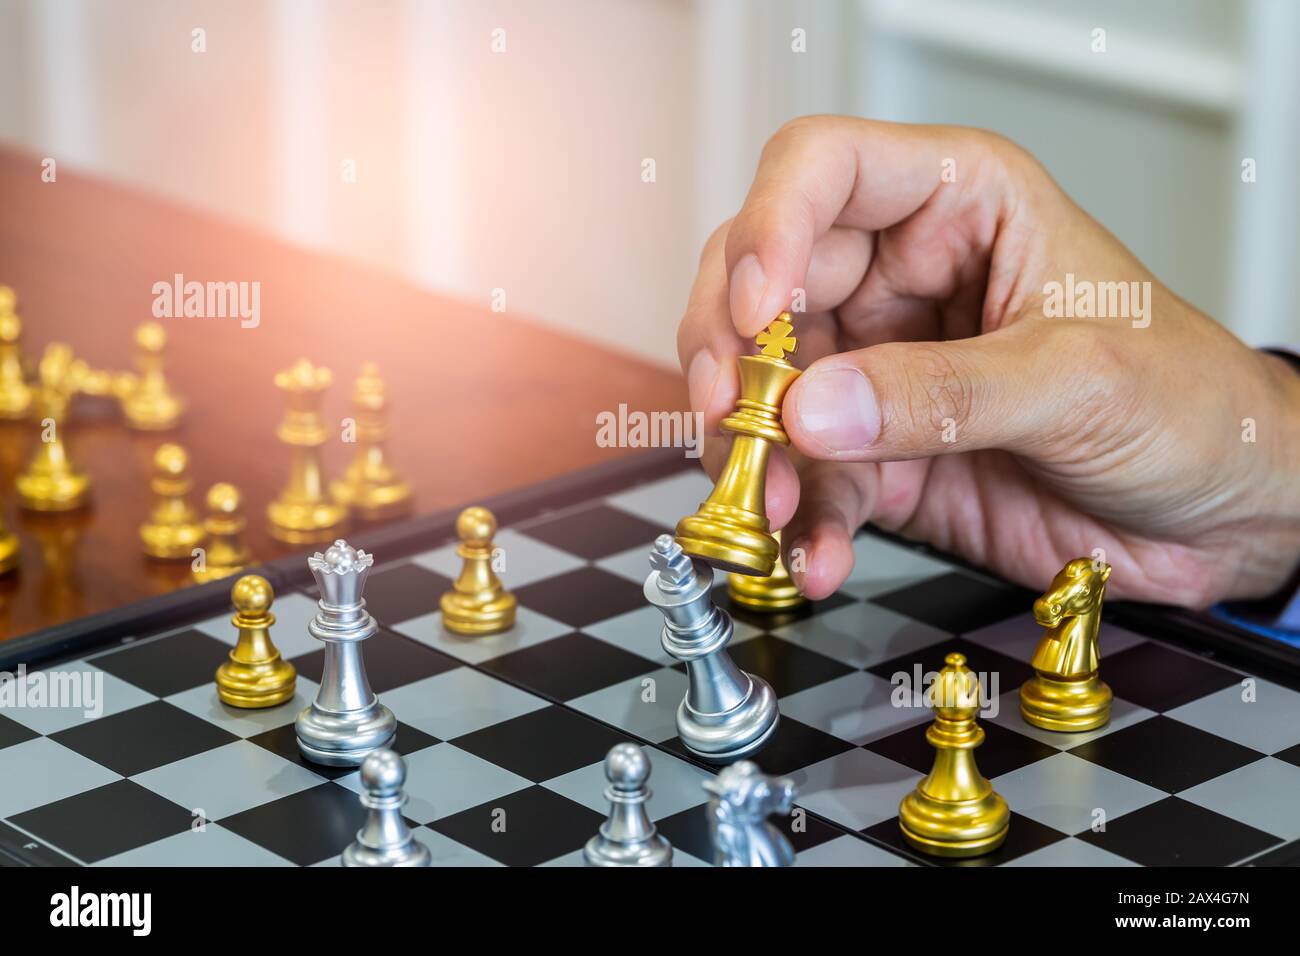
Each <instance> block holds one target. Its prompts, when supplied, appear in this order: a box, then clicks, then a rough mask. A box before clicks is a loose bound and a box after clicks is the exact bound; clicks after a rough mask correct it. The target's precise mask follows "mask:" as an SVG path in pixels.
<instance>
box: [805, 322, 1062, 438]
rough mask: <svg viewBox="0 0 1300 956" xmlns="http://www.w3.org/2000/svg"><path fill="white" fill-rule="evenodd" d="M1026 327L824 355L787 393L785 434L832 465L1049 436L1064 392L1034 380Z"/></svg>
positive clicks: (1039, 375) (1036, 370) (1041, 378)
mask: <svg viewBox="0 0 1300 956" xmlns="http://www.w3.org/2000/svg"><path fill="white" fill-rule="evenodd" d="M1028 325H1029V323H1019V324H1018V325H1015V326H1011V327H1009V328H1006V329H1000V330H998V331H996V332H991V333H989V334H987V335H978V336H975V337H973V338H967V339H956V340H953V341H948V342H886V343H883V344H880V345H873V346H871V347H870V348H865V349H859V350H857V351H855V352H844V353H841V354H838V355H830V356H827V357H826V358H823V359H820V360H819V361H816V362H814V363H813V364H812V365H811V366H809V368H808V370H807V371H806V372H804V373H803V375H801V376H800V377H799V378H798V379H796V380H795V382H794V384H793V385H792V386H791V387H790V391H789V392H788V393H787V394H786V398H785V402H784V405H783V412H782V421H783V423H784V425H785V429H786V431H787V432H788V433H789V435H790V438H791V440H792V442H793V443H794V445H795V447H796V448H798V449H799V451H801V452H803V453H804V454H805V455H807V456H809V457H810V458H820V459H832V460H837V461H900V460H905V459H911V458H927V457H930V456H932V455H941V454H947V453H949V452H954V451H974V450H976V449H980V448H1003V449H1007V450H1009V451H1016V450H1017V449H1018V448H1019V447H1020V446H1022V445H1024V444H1026V443H1028V441H1029V440H1031V439H1032V438H1034V437H1035V436H1041V435H1042V434H1043V433H1044V430H1045V429H1047V428H1050V427H1051V422H1052V421H1053V420H1055V418H1056V416H1057V410H1056V409H1057V406H1058V403H1059V398H1060V396H1061V395H1062V394H1063V393H1064V391H1065V386H1064V385H1063V384H1061V383H1060V382H1059V381H1058V380H1056V379H1054V378H1053V377H1052V376H1051V375H1048V374H1046V373H1044V372H1043V371H1041V369H1042V368H1043V366H1042V364H1041V363H1040V362H1038V361H1037V359H1036V357H1035V350H1034V349H1032V348H1030V347H1029V343H1030V342H1031V339H1030V337H1029V335H1028V330H1027V329H1026V326H1028Z"/></svg>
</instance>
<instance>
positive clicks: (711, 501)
mask: <svg viewBox="0 0 1300 956" xmlns="http://www.w3.org/2000/svg"><path fill="white" fill-rule="evenodd" d="M792 331H794V327H793V326H792V325H791V322H790V313H789V312H782V313H781V314H780V315H779V316H778V317H777V318H776V319H775V320H774V321H773V322H772V324H771V325H769V326H768V327H767V329H766V330H765V331H763V332H760V333H759V335H758V337H757V339H756V340H755V341H756V342H757V344H758V346H759V348H760V350H761V352H760V354H759V355H742V356H741V357H740V359H739V360H738V361H739V366H740V401H739V402H738V403H737V405H736V410H735V411H734V412H732V413H731V414H730V415H728V416H727V417H726V418H724V419H723V420H722V427H723V428H724V429H726V430H727V431H729V432H732V433H733V434H734V435H735V436H736V437H735V440H734V441H733V442H732V445H731V453H730V455H728V457H727V463H726V464H725V465H724V466H723V469H722V473H721V474H720V475H719V476H718V481H717V483H716V484H715V485H714V486H713V492H712V493H711V494H710V495H709V497H708V499H707V500H706V501H705V502H704V503H703V504H701V505H700V507H699V510H698V511H696V512H695V514H693V515H689V516H687V517H685V518H683V519H682V520H681V521H679V522H677V543H678V544H680V545H681V546H682V550H683V551H685V552H686V553H687V554H689V555H691V556H692V557H696V558H700V559H702V560H704V561H706V562H708V563H709V564H711V565H713V566H714V567H716V568H719V569H720V570H723V571H727V572H730V573H733V574H752V575H758V576H759V577H768V576H769V575H771V574H772V571H773V570H774V569H775V567H776V562H777V558H778V557H779V556H780V552H781V549H780V548H779V547H778V545H777V543H776V539H775V538H773V537H772V534H771V532H770V530H769V528H770V526H769V525H768V522H767V502H766V494H767V461H768V457H769V456H770V454H771V451H772V446H773V445H789V444H790V436H789V435H787V434H786V433H785V429H784V428H782V426H781V400H782V399H783V398H784V397H785V393H786V391H787V390H788V389H789V388H790V385H791V384H792V383H793V382H794V380H795V379H796V378H798V377H799V370H798V369H797V368H795V367H794V366H793V365H791V364H790V363H789V362H787V361H786V360H785V356H786V355H787V354H788V353H792V352H794V350H795V348H796V346H797V344H798V343H797V341H796V340H795V338H794V336H792V335H791V334H790V333H791V332H792Z"/></svg>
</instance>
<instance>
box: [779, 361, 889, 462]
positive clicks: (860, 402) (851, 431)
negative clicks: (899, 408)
mask: <svg viewBox="0 0 1300 956" xmlns="http://www.w3.org/2000/svg"><path fill="white" fill-rule="evenodd" d="M796 414H797V415H798V416H799V424H800V426H801V427H802V428H803V430H804V431H806V432H807V433H808V434H809V435H810V436H811V437H812V438H813V439H814V440H815V441H817V442H819V443H821V444H822V445H824V446H825V447H826V448H827V449H828V450H830V451H853V450H855V449H858V448H865V447H866V446H867V445H870V444H871V443H872V442H873V441H875V440H876V439H877V438H878V437H879V436H880V406H879V405H877V404H876V393H875V391H874V390H873V389H872V387H871V383H870V382H868V381H867V377H866V376H865V375H863V374H862V372H861V371H860V370H859V369H856V368H844V367H840V368H828V369H820V370H813V371H809V372H807V373H805V374H804V376H803V379H802V380H801V381H800V382H799V391H798V403H797V406H796Z"/></svg>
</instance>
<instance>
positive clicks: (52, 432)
mask: <svg viewBox="0 0 1300 956" xmlns="http://www.w3.org/2000/svg"><path fill="white" fill-rule="evenodd" d="M76 368H77V362H76V360H75V359H74V358H73V356H72V349H70V348H68V346H66V345H63V344H62V343H58V342H52V343H50V344H49V345H48V346H46V348H45V354H44V355H42V356H41V362H40V366H39V369H38V378H37V388H36V395H35V403H34V417H35V420H36V425H37V427H38V428H39V432H38V434H39V440H38V442H37V444H36V451H35V452H34V453H33V455H32V457H31V460H30V461H29V462H28V464H27V467H26V469H25V470H24V471H23V472H22V473H21V474H19V475H18V477H17V478H16V479H15V481H14V485H15V487H16V488H17V489H18V503H19V504H20V505H22V506H23V507H24V508H26V509H27V510H29V511H72V510H74V509H76V508H80V507H82V506H83V505H85V504H86V503H87V502H88V501H89V500H90V476H89V475H88V474H86V473H85V472H84V471H82V470H81V469H80V468H78V467H77V466H76V465H75V464H73V461H72V458H71V456H70V455H69V453H68V449H67V446H66V445H65V444H64V441H63V429H64V427H65V425H66V423H67V420H68V412H69V409H70V408H71V405H72V396H73V395H74V394H75V393H76V391H77V374H76Z"/></svg>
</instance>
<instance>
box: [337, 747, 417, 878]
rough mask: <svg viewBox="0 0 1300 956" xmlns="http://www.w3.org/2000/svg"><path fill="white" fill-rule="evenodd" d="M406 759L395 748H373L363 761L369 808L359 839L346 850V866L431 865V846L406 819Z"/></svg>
mask: <svg viewBox="0 0 1300 956" xmlns="http://www.w3.org/2000/svg"><path fill="white" fill-rule="evenodd" d="M405 785H406V761H405V760H403V759H402V758H401V757H399V756H398V755H397V753H396V752H395V751H392V750H372V751H371V752H370V753H369V754H367V755H366V759H365V760H363V761H361V805H362V806H363V807H365V808H366V810H367V811H368V812H367V814H366V822H365V824H364V825H363V826H362V827H361V829H360V830H358V831H357V838H356V840H354V841H353V842H352V844H351V845H350V846H349V847H347V849H345V850H344V851H343V857H342V860H341V862H342V864H343V865H344V866H428V865H429V864H430V863H431V862H432V854H430V853H429V848H428V847H427V846H425V845H424V844H423V843H420V842H419V841H417V840H416V839H415V837H414V836H413V835H412V833H411V828H410V827H408V826H407V825H406V821H405V820H403V819H402V805H403V804H405V803H406V794H405V793H404V792H403V791H402V788H403V787H404V786H405Z"/></svg>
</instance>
